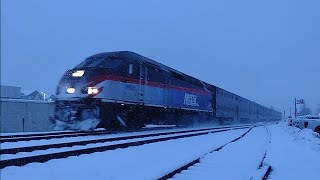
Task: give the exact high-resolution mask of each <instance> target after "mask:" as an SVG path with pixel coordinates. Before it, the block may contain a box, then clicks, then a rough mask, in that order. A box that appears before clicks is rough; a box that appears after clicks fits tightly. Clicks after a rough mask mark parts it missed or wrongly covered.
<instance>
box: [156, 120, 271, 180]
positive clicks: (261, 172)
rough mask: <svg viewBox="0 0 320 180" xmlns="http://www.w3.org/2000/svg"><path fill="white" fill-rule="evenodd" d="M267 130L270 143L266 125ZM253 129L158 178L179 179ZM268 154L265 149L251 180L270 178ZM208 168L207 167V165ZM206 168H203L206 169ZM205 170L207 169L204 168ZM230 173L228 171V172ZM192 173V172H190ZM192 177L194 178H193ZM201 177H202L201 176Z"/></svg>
mask: <svg viewBox="0 0 320 180" xmlns="http://www.w3.org/2000/svg"><path fill="white" fill-rule="evenodd" d="M265 128H266V130H267V133H268V140H267V143H270V142H271V134H270V132H269V130H268V128H267V127H266V126H265ZM252 129H253V127H251V128H250V129H249V130H247V131H246V132H245V133H243V134H242V135H241V136H239V137H237V138H235V139H233V140H231V141H229V142H227V143H225V144H223V145H222V146H220V147H218V148H216V149H213V150H211V151H210V152H208V153H206V154H203V155H201V156H200V157H199V158H197V159H194V160H192V161H190V162H189V163H187V164H185V165H183V166H181V167H178V168H176V169H174V170H172V171H171V172H169V173H167V174H165V175H163V176H162V177H160V178H158V179H159V180H167V179H171V178H175V177H177V179H179V175H181V174H182V173H183V172H187V171H191V172H192V171H194V170H195V169H196V166H197V167H198V169H201V167H200V166H201V165H202V164H201V163H202V162H201V161H202V160H203V159H204V158H206V157H207V156H208V155H210V154H212V153H214V152H218V151H220V150H223V148H225V147H226V146H228V145H230V144H232V143H234V142H236V141H239V140H240V139H242V138H243V137H245V136H246V135H247V134H249V132H250V131H251V130H252ZM266 154H267V149H265V151H264V154H263V156H261V157H262V158H261V159H260V160H259V162H258V164H259V166H258V167H257V171H256V172H255V174H253V175H252V176H251V177H250V180H265V179H267V178H268V176H269V174H270V172H271V171H272V168H271V166H270V165H267V164H264V159H265V157H266ZM205 166H206V165H203V167H205ZM205 168H207V167H205ZM205 168H202V169H205ZM209 169H210V171H214V168H209ZM204 171H205V170H204ZM226 173H228V172H226ZM189 174H190V173H189ZM197 174H201V171H200V172H197ZM185 177H188V175H184V176H181V179H184V178H185ZM191 179H192V178H191ZM199 179H202V178H200V177H199Z"/></svg>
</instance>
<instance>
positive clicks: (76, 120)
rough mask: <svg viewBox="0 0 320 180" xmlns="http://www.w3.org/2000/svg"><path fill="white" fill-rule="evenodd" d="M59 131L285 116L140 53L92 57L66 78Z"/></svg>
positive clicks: (59, 96)
mask: <svg viewBox="0 0 320 180" xmlns="http://www.w3.org/2000/svg"><path fill="white" fill-rule="evenodd" d="M56 97H57V99H56V101H55V122H56V129H77V130H88V129H93V128H96V127H105V128H108V129H121V128H141V127H143V126H144V125H145V124H148V123H156V124H175V125H191V124H194V123H205V122H212V121H216V122H219V123H233V122H236V123H244V122H245V123H247V122H255V121H271V120H277V119H279V118H281V114H280V113H279V112H276V111H274V110H272V109H269V108H266V107H263V106H260V105H258V104H256V103H254V102H251V101H249V100H247V99H245V98H242V97H240V96H238V95H235V94H233V93H230V92H228V91H226V90H223V89H221V88H219V87H216V86H214V85H211V84H208V83H205V82H203V81H201V80H198V79H196V78H193V77H191V76H188V75H186V74H184V73H181V72H179V71H176V70H174V69H172V68H170V67H167V66H165V65H162V64H160V63H158V62H156V61H154V60H151V59H149V58H146V57H143V56H141V55H139V54H136V53H133V52H128V51H119V52H108V53H100V54H96V55H93V56H91V57H88V58H87V59H85V60H84V61H83V62H82V63H80V64H79V65H77V66H76V67H75V68H73V69H72V70H68V71H67V72H66V73H65V74H64V75H63V77H62V79H61V80H60V82H59V84H58V87H57V92H56Z"/></svg>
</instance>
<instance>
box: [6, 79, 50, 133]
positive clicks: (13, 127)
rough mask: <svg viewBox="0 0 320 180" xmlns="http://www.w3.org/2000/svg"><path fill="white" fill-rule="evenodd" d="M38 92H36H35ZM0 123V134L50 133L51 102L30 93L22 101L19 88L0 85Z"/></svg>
mask: <svg viewBox="0 0 320 180" xmlns="http://www.w3.org/2000/svg"><path fill="white" fill-rule="evenodd" d="M37 92H38V91H37ZM0 94H1V96H0V107H1V111H0V123H1V133H9V132H10V133H11V132H36V131H51V130H53V124H52V122H51V121H50V118H51V117H53V113H54V105H53V101H43V96H42V95H41V94H40V93H39V94H40V95H41V96H39V94H38V93H31V94H32V97H34V98H30V99H22V98H23V97H25V96H23V94H22V93H21V87H14V86H3V85H1V93H0Z"/></svg>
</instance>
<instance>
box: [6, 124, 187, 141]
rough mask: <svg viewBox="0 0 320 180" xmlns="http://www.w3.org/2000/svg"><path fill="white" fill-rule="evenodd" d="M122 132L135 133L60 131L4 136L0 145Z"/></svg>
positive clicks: (160, 128) (157, 128)
mask: <svg viewBox="0 0 320 180" xmlns="http://www.w3.org/2000/svg"><path fill="white" fill-rule="evenodd" d="M183 127H185V126H175V127H153V128H145V129H140V130H138V131H139V132H140V131H150V130H163V129H180V128H183ZM123 132H136V130H126V131H109V130H95V131H60V132H50V133H38V134H34V133H31V134H18V135H4V136H0V143H6V142H19V141H32V140H42V139H43V140H46V139H47V140H48V139H54V138H68V137H80V136H96V135H107V134H115V133H123Z"/></svg>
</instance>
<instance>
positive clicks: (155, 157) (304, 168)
mask: <svg viewBox="0 0 320 180" xmlns="http://www.w3.org/2000/svg"><path fill="white" fill-rule="evenodd" d="M267 128H268V129H269V132H270V134H271V143H268V137H269V135H268V131H267V130H266V128H264V127H258V128H254V129H253V130H252V131H250V132H249V133H248V134H247V135H246V136H245V137H244V138H242V139H240V140H239V141H236V142H235V143H231V144H230V145H227V146H226V147H225V148H223V149H221V150H220V151H219V152H215V153H212V154H209V155H208V156H205V157H204V158H203V159H202V160H201V162H207V161H208V160H211V161H212V162H213V163H214V168H212V169H211V171H210V172H211V174H210V173H208V174H206V175H205V176H202V178H200V175H201V174H197V175H196V176H191V175H189V176H188V175H187V174H185V177H190V178H191V177H193V178H191V179H203V178H208V179H213V178H214V177H220V178H218V179H227V178H228V177H229V179H230V178H231V179H248V178H250V177H251V175H254V171H255V170H256V169H257V168H258V166H259V161H260V160H261V158H262V155H263V153H264V152H265V151H267V155H266V158H265V160H264V164H266V165H267V164H268V165H270V166H271V167H272V172H271V174H270V176H269V179H272V180H278V179H279V180H283V179H318V178H319V177H320V138H319V136H318V135H317V134H315V133H313V132H312V131H310V130H299V129H297V128H293V127H287V126H285V125H284V124H277V125H269V126H267ZM245 131H246V130H244V129H242V130H233V131H228V132H221V133H214V134H208V135H202V136H197V137H190V138H184V139H177V140H172V141H164V142H158V143H152V144H146V145H142V146H136V147H130V148H125V149H116V150H113V151H106V152H99V153H93V154H88V155H80V156H78V157H68V158H66V159H59V160H51V161H48V162H46V163H31V164H28V165H26V166H23V167H7V168H4V169H2V170H1V180H16V179H33V180H38V179H39V180H40V179H41V180H42V179H48V180H57V179H77V180H81V179H86V180H87V179H157V178H159V177H161V176H162V175H164V174H167V173H169V172H171V171H172V170H174V169H176V168H178V167H180V166H182V165H184V164H186V163H188V162H190V161H191V160H194V159H195V158H198V157H199V156H201V155H203V154H205V153H207V152H209V151H210V150H213V149H215V148H218V147H220V146H221V145H223V144H225V143H226V142H228V141H230V140H232V139H234V138H236V137H238V136H240V135H241V134H243V133H244V132H245ZM245 157H247V158H245ZM242 161H244V162H243V163H240V162H242ZM193 168H194V167H193ZM185 172H188V171H185ZM190 172H191V171H190ZM235 172H236V173H235ZM218 175H219V176H218ZM224 175H225V176H224ZM180 176H182V175H180ZM178 177H179V175H178V176H176V177H174V179H176V178H178ZM184 179H185V178H184Z"/></svg>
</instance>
